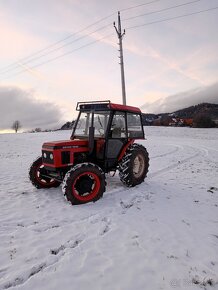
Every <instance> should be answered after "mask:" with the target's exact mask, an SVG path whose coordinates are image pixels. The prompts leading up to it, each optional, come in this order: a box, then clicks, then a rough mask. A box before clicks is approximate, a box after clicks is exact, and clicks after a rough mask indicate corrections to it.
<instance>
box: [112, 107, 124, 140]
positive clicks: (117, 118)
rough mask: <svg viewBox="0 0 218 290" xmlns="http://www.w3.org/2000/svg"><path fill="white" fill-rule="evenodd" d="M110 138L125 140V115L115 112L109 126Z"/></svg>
mask: <svg viewBox="0 0 218 290" xmlns="http://www.w3.org/2000/svg"><path fill="white" fill-rule="evenodd" d="M111 137H112V138H127V136H126V122H125V113H122V112H116V113H115V114H114V116H113V120H112V125H111Z"/></svg>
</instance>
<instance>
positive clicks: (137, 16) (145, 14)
mask: <svg viewBox="0 0 218 290" xmlns="http://www.w3.org/2000/svg"><path fill="white" fill-rule="evenodd" d="M199 1H202V0H194V1H190V2H186V3H182V4H178V5H174V6H170V7H167V8H163V9H160V10H155V11H152V12H147V13H143V14H138V15H136V16H131V17H128V18H122V21H127V20H132V19H135V18H139V17H142V16H148V15H152V14H155V13H159V12H164V11H167V10H171V9H174V8H178V7H182V6H186V5H189V4H193V3H195V2H199Z"/></svg>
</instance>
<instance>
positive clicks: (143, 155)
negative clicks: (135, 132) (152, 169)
mask: <svg viewBox="0 0 218 290" xmlns="http://www.w3.org/2000/svg"><path fill="white" fill-rule="evenodd" d="M148 167H149V157H148V152H147V150H146V149H145V147H144V146H142V145H140V144H133V145H132V146H130V147H129V148H128V149H127V151H126V153H125V155H124V156H123V158H122V160H121V162H120V163H119V176H120V180H121V181H122V182H123V183H124V184H125V185H127V186H129V187H132V186H135V185H137V184H140V183H142V182H143V181H144V179H145V177H146V176H147V173H148Z"/></svg>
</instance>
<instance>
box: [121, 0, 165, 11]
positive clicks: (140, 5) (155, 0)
mask: <svg viewBox="0 0 218 290" xmlns="http://www.w3.org/2000/svg"><path fill="white" fill-rule="evenodd" d="M160 1H162V0H154V1H150V2H147V3H142V4H139V5H135V6H131V7H128V8H124V9H120V12H123V11H127V10H131V9H135V8H138V7H142V6H146V5H149V4H152V3H155V2H160Z"/></svg>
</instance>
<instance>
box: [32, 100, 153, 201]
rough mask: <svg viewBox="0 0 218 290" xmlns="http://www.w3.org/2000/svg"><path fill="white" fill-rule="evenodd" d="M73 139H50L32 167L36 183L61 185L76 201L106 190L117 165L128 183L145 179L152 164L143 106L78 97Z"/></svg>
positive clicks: (91, 198)
mask: <svg viewBox="0 0 218 290" xmlns="http://www.w3.org/2000/svg"><path fill="white" fill-rule="evenodd" d="M76 109H77V111H79V115H78V118H77V120H76V121H75V123H74V128H73V131H72V135H71V138H70V140H64V141H54V142H46V143H44V144H43V145H42V156H41V157H39V158H38V159H37V160H36V161H34V162H33V164H32V165H31V167H30V171H29V177H30V180H31V182H32V184H33V185H34V186H35V187H36V188H51V187H58V186H59V185H60V184H61V183H62V189H63V192H64V194H65V196H66V198H67V200H69V201H70V202H71V203H72V204H73V205H74V204H81V203H87V202H90V201H97V200H98V199H99V198H101V197H102V196H103V193H104V191H105V186H106V181H105V173H109V172H111V171H114V172H115V171H116V170H117V169H118V170H119V176H120V179H121V181H122V182H123V183H124V184H125V185H126V186H129V187H131V186H135V185H137V184H140V183H142V182H143V181H144V179H145V177H146V175H147V172H148V167H149V158H148V153H147V150H146V149H145V148H144V147H143V146H142V145H140V144H136V143H134V141H135V140H136V139H145V138H144V130H143V126H142V116H141V111H140V109H138V108H136V107H130V106H124V105H118V104H113V103H111V102H110V101H102V102H79V103H78V104H77V108H76Z"/></svg>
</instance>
